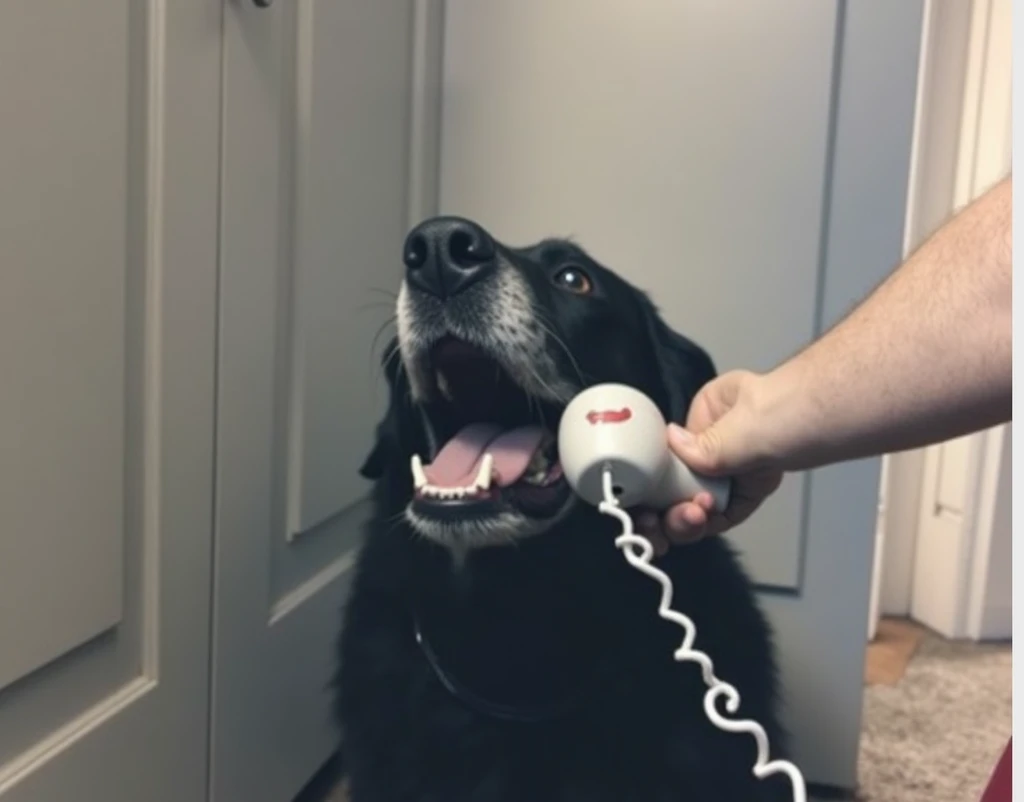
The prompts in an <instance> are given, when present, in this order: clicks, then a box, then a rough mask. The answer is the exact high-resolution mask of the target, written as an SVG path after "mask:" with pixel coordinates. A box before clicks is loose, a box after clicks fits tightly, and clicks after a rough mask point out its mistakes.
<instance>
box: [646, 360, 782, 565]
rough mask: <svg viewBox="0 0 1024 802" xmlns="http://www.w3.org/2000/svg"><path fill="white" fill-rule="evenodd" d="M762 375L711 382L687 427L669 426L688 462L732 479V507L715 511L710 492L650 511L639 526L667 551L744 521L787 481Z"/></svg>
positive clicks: (710, 473)
mask: <svg viewBox="0 0 1024 802" xmlns="http://www.w3.org/2000/svg"><path fill="white" fill-rule="evenodd" d="M762 378H763V377H762V376H761V375H760V374H756V373H751V372H749V371H739V370H737V371H731V372H729V373H725V374H723V375H721V376H719V377H718V378H716V379H713V380H712V381H710V382H708V383H707V384H706V385H704V387H703V388H701V390H700V392H699V393H698V394H697V396H696V397H695V398H694V400H693V403H692V404H691V405H690V412H689V416H688V417H687V421H686V428H685V429H684V428H683V427H681V426H678V425H676V424H670V425H669V434H668V440H669V446H670V448H671V449H672V450H673V451H674V452H675V454H676V455H677V456H678V457H679V458H680V459H682V460H683V462H685V463H686V464H687V465H688V466H689V467H691V468H692V469H693V470H694V471H696V472H698V473H703V474H705V475H707V476H729V477H731V478H732V493H731V494H730V499H729V506H728V507H727V508H726V509H725V510H724V511H722V512H715V511H714V500H713V498H712V496H711V494H710V493H706V492H705V493H699V494H698V495H697V496H696V498H694V499H692V500H691V501H685V502H683V503H681V504H677V505H675V506H674V507H672V508H670V509H669V510H667V511H666V512H665V513H664V514H663V515H661V516H658V515H657V514H656V513H654V512H652V511H650V510H645V511H643V512H641V514H640V515H639V516H638V518H637V530H638V531H639V532H641V533H642V534H643V535H645V536H646V537H647V538H648V539H649V540H650V541H651V543H652V544H653V546H654V549H655V552H656V553H659V554H661V553H664V552H665V550H667V548H668V547H669V545H670V544H671V543H676V544H681V543H692V542H694V541H695V540H698V539H700V538H701V537H703V536H704V535H707V534H720V533H722V532H725V531H726V530H728V529H731V528H732V527H734V526H736V525H737V524H739V523H742V522H743V521H745V520H746V519H747V518H748V517H749V516H750V515H751V514H752V513H753V512H754V511H755V510H756V509H757V508H758V507H760V506H761V504H762V503H763V502H764V500H765V499H766V498H768V496H770V495H771V494H772V493H774V492H775V491H776V490H777V489H778V488H779V485H780V484H781V483H782V477H783V471H782V469H781V468H780V467H778V463H779V460H778V459H777V457H778V455H777V454H775V453H774V452H773V448H772V438H771V437H770V433H768V432H766V431H765V430H766V427H767V426H768V425H769V424H768V423H767V422H766V421H767V418H766V417H765V416H764V415H763V414H762V411H763V402H762V399H761V397H760V396H761V381H762Z"/></svg>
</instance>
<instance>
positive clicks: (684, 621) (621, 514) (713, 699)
mask: <svg viewBox="0 0 1024 802" xmlns="http://www.w3.org/2000/svg"><path fill="white" fill-rule="evenodd" d="M601 481H602V489H603V494H604V501H602V502H601V503H600V504H599V505H598V510H600V511H601V512H603V513H604V514H605V515H611V516H612V517H614V518H618V519H619V521H621V522H622V534H621V535H619V536H618V537H617V538H615V546H616V547H617V548H618V549H619V550H620V551H621V552H622V553H623V555H624V556H625V558H626V560H627V561H628V562H629V564H630V565H632V566H633V567H634V568H636V569H637V570H638V571H640V572H641V573H644V574H647V576H649V577H651V578H653V579H654V580H656V581H657V582H658V584H659V585H661V603H660V604H659V605H658V615H660V616H661V617H662V618H664V619H666V620H667V621H674V622H675V623H676V624H678V625H679V626H680V627H682V628H683V630H685V632H686V635H685V636H684V637H683V643H682V645H681V646H680V647H679V648H678V649H676V651H675V659H676V660H677V661H678V662H683V661H689V662H691V663H697V664H699V665H700V667H701V671H702V672H703V674H704V684H705V685H707V686H708V692H707V693H706V694H705V695H704V713H705V715H707V717H708V719H710V721H711V723H712V724H714V725H715V726H716V727H718V729H720V730H723V731H725V732H748V733H750V734H751V735H753V736H754V740H755V741H756V742H757V762H756V763H755V764H754V768H753V772H754V776H755V777H757V778H758V779H764V778H765V777H768V776H770V775H772V774H785V775H787V776H788V777H789V780H790V783H791V784H792V786H793V802H807V791H806V789H805V787H804V778H803V775H802V774H801V773H800V770H799V769H798V768H797V767H796V766H795V765H793V764H792V763H790V762H789V761H788V760H772V761H769V760H768V757H769V752H768V736H767V735H766V734H765V731H764V728H763V727H762V726H761V725H760V724H758V723H757V722H756V721H753V720H750V719H746V720H740V721H734V720H731V719H727V718H725V717H724V716H722V714H721V713H719V712H718V709H717V708H716V707H715V705H716V703H717V702H718V699H719V697H724V699H725V709H726V710H727V711H728V712H729V713H735V712H736V711H737V710H738V709H739V706H740V695H739V692H738V691H737V690H736V689H735V688H734V687H733V686H732V685H730V684H729V683H728V682H723V681H722V680H720V679H718V678H717V677H716V676H715V669H714V665H713V664H712V662H711V658H710V657H708V656H707V655H706V654H704V653H703V652H700V651H697V650H696V649H694V648H693V642H694V640H695V639H696V637H697V628H696V626H695V625H694V623H693V621H691V620H690V619H689V618H688V617H686V616H685V615H683V614H682V613H680V612H677V611H675V610H673V609H671V606H672V580H671V579H669V578H668V576H667V575H666V574H665V572H664V571H661V570H659V569H658V568H655V567H654V566H653V565H651V558H652V557H653V555H654V548H653V547H652V546H651V544H650V542H649V541H648V540H647V538H645V537H641V536H640V535H637V534H634V532H633V519H632V518H630V517H629V513H627V512H626V511H625V510H623V509H622V508H621V507H620V506H619V500H618V499H617V498H616V497H615V492H614V490H613V488H614V486H615V483H614V481H613V480H612V472H611V468H609V467H607V466H606V467H605V469H604V472H603V474H602V479H601Z"/></svg>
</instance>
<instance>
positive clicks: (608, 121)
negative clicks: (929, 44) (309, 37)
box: [440, 0, 921, 786]
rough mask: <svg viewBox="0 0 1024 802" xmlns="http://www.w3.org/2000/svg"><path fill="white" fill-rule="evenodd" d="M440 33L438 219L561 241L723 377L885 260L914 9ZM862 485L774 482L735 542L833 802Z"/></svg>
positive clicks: (898, 199) (538, 7)
mask: <svg viewBox="0 0 1024 802" xmlns="http://www.w3.org/2000/svg"><path fill="white" fill-rule="evenodd" d="M445 20H446V27H445V37H444V42H445V49H444V81H445V82H444V105H443V111H442V135H441V142H442V155H441V160H440V185H441V193H440V200H441V203H440V206H441V211H442V212H444V213H452V214H465V215H468V216H470V217H473V218H475V219H478V220H480V221H481V222H482V223H484V224H485V225H486V226H488V227H490V228H491V229H492V230H493V231H494V232H495V234H496V235H497V236H498V237H499V238H501V239H504V240H506V241H511V242H512V243H513V244H516V243H525V242H527V241H532V240H536V239H539V238H541V237H544V236H548V235H559V234H562V235H565V234H569V235H572V236H573V237H574V238H575V239H577V241H579V242H580V243H581V244H583V245H584V246H585V247H587V248H589V249H590V250H591V251H592V252H593V253H594V255H595V256H596V257H597V258H598V259H599V260H603V261H605V262H606V263H608V264H609V265H610V266H611V267H613V268H615V269H617V270H620V271H622V272H623V273H624V275H626V276H627V277H628V278H630V279H631V280H633V281H634V282H636V283H637V284H639V285H640V286H642V287H643V288H645V289H647V290H649V291H650V292H651V294H652V296H653V298H654V300H655V302H656V303H658V304H659V305H660V306H661V307H662V309H663V310H664V313H665V316H666V318H667V320H668V321H669V322H670V323H671V324H672V325H673V326H675V327H678V328H679V329H680V330H682V331H683V332H685V333H687V334H688V335H690V336H692V337H694V338H695V339H696V340H698V341H699V342H701V343H702V344H704V345H705V346H707V347H708V349H709V350H710V351H711V353H712V354H713V356H714V358H715V360H716V362H717V364H718V367H719V369H720V370H727V369H729V368H734V367H744V368H753V369H759V368H760V369H764V368H768V367H770V366H772V365H774V364H775V363H777V362H779V361H781V360H782V359H784V358H786V357H787V356H789V355H790V354H792V353H793V352H794V351H796V350H797V349H798V348H799V347H801V346H802V345H803V344H804V343H806V342H807V341H808V340H809V339H811V338H812V337H813V336H814V335H815V334H817V333H819V332H821V331H822V330H823V329H824V328H825V327H827V326H829V325H831V324H832V323H833V322H834V321H836V320H837V319H838V318H839V317H840V316H841V315H842V314H843V313H844V312H845V311H846V309H847V308H848V307H849V306H850V305H851V304H852V303H853V302H855V301H856V300H857V299H859V298H860V297H862V296H863V294H865V293H866V292H867V291H868V290H870V289H871V287H872V285H874V284H875V283H876V282H877V281H878V280H879V279H880V278H881V277H882V276H883V275H884V274H885V273H886V272H887V271H888V270H889V269H890V268H891V267H893V266H894V265H895V264H896V263H897V262H898V261H899V258H900V254H901V245H902V231H903V219H904V205H905V200H906V197H905V196H906V186H907V177H908V171H909V157H910V147H911V131H912V125H913V116H914V102H915V93H916V75H917V49H918V42H919V38H920V23H921V3H919V2H908V3H898V4H893V3H886V2H883V1H882V0H864V2H861V0H858V2H856V3H840V2H821V0H772V2H763V3H759V4H748V5H745V6H744V8H743V11H742V13H735V11H734V10H733V9H732V7H731V6H730V5H729V4H722V3H714V2H709V1H708V0H688V2H677V3H657V4H648V5H645V6H644V11H643V13H633V12H630V11H627V10H626V9H625V7H624V6H623V4H621V3H616V2H611V0H606V1H604V2H593V1H592V0H576V2H570V0H564V2H559V3H550V2H544V0H520V2H517V3H511V2H502V1H501V0H448V2H447V4H446V16H445ZM482 30H486V31H489V32H491V33H490V35H488V36H486V37H481V36H480V35H479V32H480V31H482ZM878 120H885V125H884V126H880V125H878ZM878 478H879V464H878V460H865V461H859V462H855V463H851V464H848V465H842V466H835V467H832V468H829V469H826V470H822V471H815V472H812V473H809V474H804V475H796V476H790V477H788V478H787V479H786V481H785V483H784V484H783V487H782V488H781V489H780V491H779V492H778V493H777V494H775V495H774V496H773V497H772V498H771V499H770V500H769V501H768V502H767V503H766V504H765V505H764V507H763V508H762V509H761V510H760V511H759V512H758V514H757V515H756V516H755V517H754V518H753V520H751V521H750V522H749V523H748V524H746V525H744V526H742V527H739V528H738V529H737V530H736V531H734V532H733V533H731V534H730V535H729V539H730V540H731V541H732V542H733V543H734V544H735V545H736V547H737V548H738V549H739V551H740V552H741V554H742V558H743V561H744V563H745V565H746V567H747V568H748V570H749V571H750V573H751V575H752V576H753V577H754V578H755V580H756V581H757V582H758V584H759V585H760V587H761V588H762V591H763V593H762V599H763V602H764V604H765V607H766V609H767V611H768V613H769V615H770V616H771V618H772V621H773V623H774V625H775V628H776V631H777V634H778V643H779V651H780V657H781V661H782V669H783V678H784V683H785V689H786V702H787V715H788V720H789V723H790V728H791V729H792V731H793V732H794V735H795V741H796V743H795V747H796V752H797V757H798V759H799V762H800V764H801V767H802V768H803V769H804V771H805V773H806V774H807V775H808V776H809V777H810V778H811V779H813V780H816V781H819V782H826V783H831V784H835V785H839V786H852V785H853V784H854V782H855V778H856V757H857V742H858V736H859V723H860V706H861V694H862V688H861V683H862V678H863V657H864V648H865V638H864V622H865V620H866V618H867V613H868V599H869V590H870V566H871V554H872V547H873V534H874V524H875V518H876V512H877V504H878ZM741 691H742V689H741ZM825 710H827V711H829V712H828V715H827V716H825V715H823V714H822V711H825Z"/></svg>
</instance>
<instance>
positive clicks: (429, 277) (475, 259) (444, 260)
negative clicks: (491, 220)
mask: <svg viewBox="0 0 1024 802" xmlns="http://www.w3.org/2000/svg"><path fill="white" fill-rule="evenodd" d="M496 256H497V250H496V249H495V247H494V240H493V239H491V236H490V234H488V233H487V232H486V231H484V229H483V228H481V227H480V226H478V225H477V224H476V223H473V222H470V221H469V220H463V219H462V218H458V217H435V218H433V219H430V220H427V221H426V222H424V223H421V224H420V225H418V226H416V228H414V229H413V230H412V231H410V232H409V236H408V237H406V240H405V248H404V249H403V253H402V260H403V261H404V262H405V268H406V271H405V275H406V280H407V281H408V282H409V283H410V284H412V285H413V286H415V287H417V288H418V289H420V290H423V291H424V292H427V293H430V294H431V295H434V296H436V297H438V298H448V297H450V296H452V295H456V294H457V293H459V292H462V291H463V290H464V289H466V288H467V287H469V286H471V285H472V284H474V283H475V282H477V281H479V280H480V279H482V278H483V277H484V276H486V275H487V274H489V273H490V272H491V271H492V270H494V267H495V263H496Z"/></svg>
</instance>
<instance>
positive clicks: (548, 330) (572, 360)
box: [537, 309, 587, 387]
mask: <svg viewBox="0 0 1024 802" xmlns="http://www.w3.org/2000/svg"><path fill="white" fill-rule="evenodd" d="M537 325H538V326H540V328H541V329H542V330H543V331H544V333H545V334H547V335H548V336H549V337H550V338H551V339H552V340H553V341H554V342H555V344H556V345H557V346H558V347H559V348H561V349H562V351H563V352H564V353H565V355H566V356H567V357H568V358H569V364H570V365H572V369H573V370H574V371H576V376H577V378H579V380H580V386H581V387H586V386H587V380H586V378H584V376H583V371H582V370H581V369H580V365H579V363H578V362H577V361H576V357H574V356H573V355H572V350H571V349H570V348H569V346H568V345H567V344H566V342H565V340H563V339H562V338H561V337H559V336H558V335H557V334H556V333H555V331H554V329H553V328H552V327H551V325H550V323H549V322H548V321H546V320H545V319H544V315H543V313H542V312H541V310H539V309H538V310H537Z"/></svg>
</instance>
